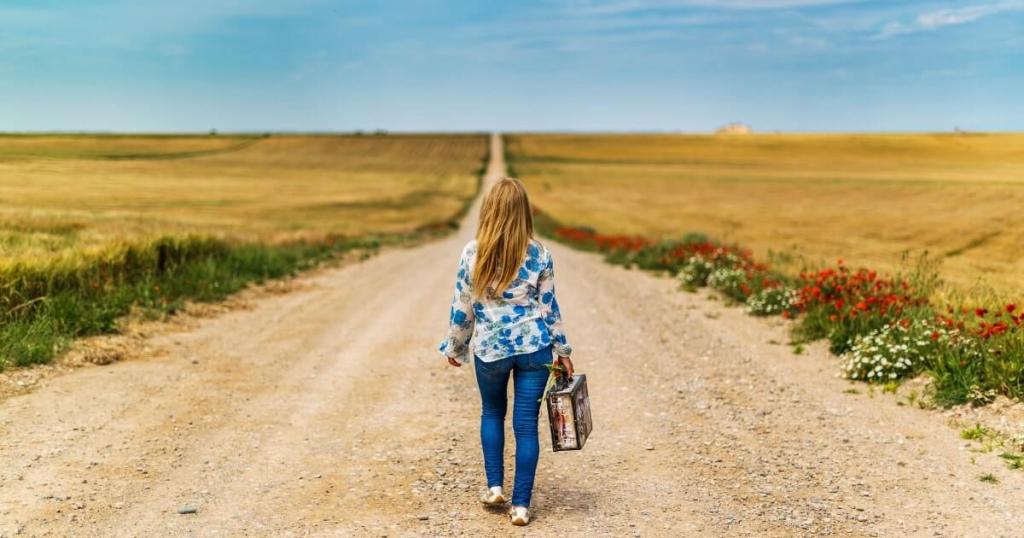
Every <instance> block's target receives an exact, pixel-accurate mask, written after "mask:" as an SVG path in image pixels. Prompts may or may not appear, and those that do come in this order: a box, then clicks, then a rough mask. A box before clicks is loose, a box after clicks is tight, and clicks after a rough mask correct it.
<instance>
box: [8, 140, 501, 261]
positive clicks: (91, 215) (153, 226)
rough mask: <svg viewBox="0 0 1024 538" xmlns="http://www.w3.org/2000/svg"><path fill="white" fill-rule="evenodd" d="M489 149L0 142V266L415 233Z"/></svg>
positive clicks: (467, 189) (338, 143)
mask: <svg viewBox="0 0 1024 538" xmlns="http://www.w3.org/2000/svg"><path fill="white" fill-rule="evenodd" d="M486 153H487V137H486V136H483V135H461V136H441V135H437V136H434V135H416V136H326V135H325V136H273V137H269V138H255V137H248V138H247V137H224V136H191V137H190V136H120V135H118V136H57V135H53V136H0V260H4V261H6V262H12V261H26V260H29V261H31V260H48V259H52V258H54V257H55V256H64V257H67V256H72V257H74V256H79V255H87V254H88V252H89V251H92V250H98V249H102V248H103V247H104V246H105V245H107V244H109V243H111V242H113V241H132V240H134V239H139V238H143V237H146V236H153V235H157V234H176V233H186V232H193V233H198V234H203V235H213V236H217V237H235V238H241V239H256V240H265V241H277V240H281V239H288V238H294V237H298V236H306V235H313V236H318V235H322V234H326V233H337V234H344V235H352V236H354V235H362V234H367V233H393V232H405V231H410V230H413V229H415V228H417V227H419V226H422V225H426V224H430V223H435V222H440V221H445V220H447V219H449V218H451V217H452V216H453V215H454V214H455V213H457V212H458V211H459V209H460V208H461V207H463V205H464V204H465V203H466V201H467V200H468V199H469V198H471V197H472V196H473V194H474V193H475V192H476V186H477V180H478V173H479V171H480V168H481V166H482V163H483V160H484V158H485V156H486Z"/></svg>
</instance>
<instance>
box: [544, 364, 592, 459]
mask: <svg viewBox="0 0 1024 538" xmlns="http://www.w3.org/2000/svg"><path fill="white" fill-rule="evenodd" d="M548 422H550V423H551V444H552V446H553V447H554V449H555V452H559V451H562V450H580V449H582V448H583V445H584V444H585V443H586V442H587V437H589V436H590V430H591V429H592V427H593V423H592V422H591V420H590V396H589V395H588V394H587V376H586V375H584V374H577V375H574V376H572V379H569V380H565V379H560V380H559V381H558V383H557V384H556V385H555V387H554V388H552V389H551V391H550V392H548Z"/></svg>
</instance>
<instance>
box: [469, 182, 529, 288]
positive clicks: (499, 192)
mask: <svg viewBox="0 0 1024 538" xmlns="http://www.w3.org/2000/svg"><path fill="white" fill-rule="evenodd" d="M532 237H533V212H532V211H531V209H530V198H529V197H528V196H527V195H526V187H523V184H522V183H520V182H519V180H518V179H514V178H510V177H506V178H503V179H501V180H500V181H498V182H497V183H495V184H494V186H493V187H491V190H490V191H489V192H488V193H487V196H486V197H484V204H483V207H482V208H481V209H480V226H479V227H478V228H477V232H476V265H475V267H473V294H474V295H476V296H477V297H481V296H483V295H484V294H485V293H486V292H487V290H488V288H493V289H494V293H497V294H500V293H501V292H502V291H504V290H505V288H507V287H508V285H509V284H511V283H512V280H514V279H515V277H516V273H517V271H518V270H519V264H520V263H522V261H523V258H524V257H525V256H526V247H527V246H528V245H529V243H530V239H531V238H532Z"/></svg>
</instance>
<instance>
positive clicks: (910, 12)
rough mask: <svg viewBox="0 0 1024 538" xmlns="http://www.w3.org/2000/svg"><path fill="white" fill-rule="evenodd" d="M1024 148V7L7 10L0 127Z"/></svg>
mask: <svg viewBox="0 0 1024 538" xmlns="http://www.w3.org/2000/svg"><path fill="white" fill-rule="evenodd" d="M729 121H743V122H746V123H749V124H751V125H752V126H753V127H754V128H755V129H757V130H766V131H770V130H813V131H820V130H833V131H834V130H866V131H875V130H897V131H908V130H909V131H921V130H938V131H945V130H950V129H952V128H953V127H954V126H960V127H962V128H965V129H971V130H1022V129H1024V0H978V1H976V2H955V1H931V0H927V1H914V2H909V1H900V0H888V1H872V0H864V1H857V0H608V1H596V0H594V1H590V0H527V1H516V2H498V1H492V0H488V1H468V0H448V1H430V0H397V1H365V2H357V1H317V0H292V1H282V0H274V1H270V0H250V1H242V0H176V1H173V2H167V1H160V2H151V1H144V0H93V1H88V0H31V1H27V0H0V130H7V131H10V130H116V131H190V130H206V129H210V128H217V129H220V130H221V131H230V130H328V131H337V130H354V129H364V130H371V129H378V128H381V129H390V130H403V131H422V130H444V131H451V130H493V129H497V130H617V131H636V130H641V131H643V130H684V131H704V130H710V129H714V128H715V127H717V126H719V125H721V124H724V123H727V122H729Z"/></svg>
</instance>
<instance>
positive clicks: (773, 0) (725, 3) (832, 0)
mask: <svg viewBox="0 0 1024 538" xmlns="http://www.w3.org/2000/svg"><path fill="white" fill-rule="evenodd" d="M851 1H852V0H560V2H561V3H562V4H563V5H564V7H565V8H567V11H570V12H573V13H576V14H583V15H607V14H615V13H634V12H638V11H651V10H656V9H672V8H681V7H704V8H713V9H724V10H767V9H787V8H801V7H813V6H826V5H835V4H846V3H850V2H851Z"/></svg>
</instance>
